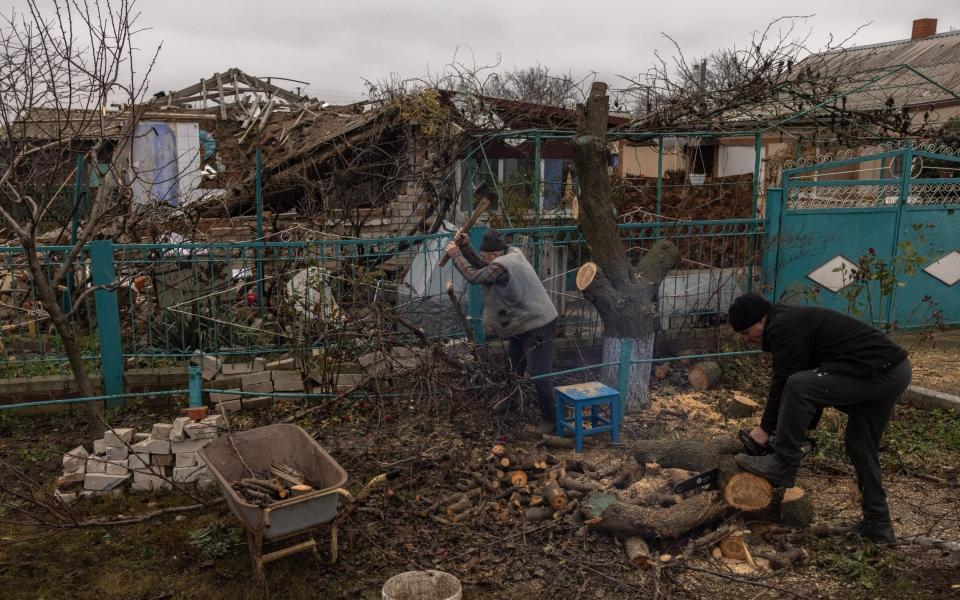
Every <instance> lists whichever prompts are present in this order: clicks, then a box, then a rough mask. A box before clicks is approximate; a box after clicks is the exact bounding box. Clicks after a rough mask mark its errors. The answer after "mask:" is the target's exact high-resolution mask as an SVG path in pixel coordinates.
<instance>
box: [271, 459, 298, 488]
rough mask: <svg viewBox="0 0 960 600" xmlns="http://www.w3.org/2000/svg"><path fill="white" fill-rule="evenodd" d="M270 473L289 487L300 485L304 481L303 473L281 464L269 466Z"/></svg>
mask: <svg viewBox="0 0 960 600" xmlns="http://www.w3.org/2000/svg"><path fill="white" fill-rule="evenodd" d="M270 473H271V474H273V476H274V477H276V478H278V479H280V480H281V481H285V482H287V484H289V485H300V484H302V483H304V481H305V479H304V474H303V471H300V470H299V469H295V468H293V467H291V466H290V465H286V464H282V463H281V464H274V465H270Z"/></svg>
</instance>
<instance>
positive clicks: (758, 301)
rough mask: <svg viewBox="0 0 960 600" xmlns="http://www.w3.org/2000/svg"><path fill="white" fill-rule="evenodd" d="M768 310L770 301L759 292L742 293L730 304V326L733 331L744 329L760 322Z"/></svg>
mask: <svg viewBox="0 0 960 600" xmlns="http://www.w3.org/2000/svg"><path fill="white" fill-rule="evenodd" d="M768 312H770V302H769V301H768V300H767V299H766V298H764V297H763V296H761V295H760V294H753V293H750V294H744V295H742V296H740V297H739V298H737V299H736V300H734V301H733V304H731V305H730V312H729V319H728V321H729V322H730V326H731V327H733V330H734V331H738V332H739V331H743V330H744V329H746V328H748V327H750V326H751V325H754V324H756V323H759V322H760V319H762V318H764V317H765V316H767V313H768Z"/></svg>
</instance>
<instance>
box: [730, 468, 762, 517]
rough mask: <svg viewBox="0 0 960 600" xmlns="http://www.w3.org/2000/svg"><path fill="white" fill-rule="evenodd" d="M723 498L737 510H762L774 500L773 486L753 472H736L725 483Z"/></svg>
mask: <svg viewBox="0 0 960 600" xmlns="http://www.w3.org/2000/svg"><path fill="white" fill-rule="evenodd" d="M723 500H724V502H726V503H727V504H728V505H730V507H732V508H735V509H737V510H745V511H753V510H762V509H764V508H767V507H768V506H770V502H771V501H772V500H773V487H772V486H771V485H770V482H769V481H767V480H766V479H764V478H763V477H760V476H758V475H754V474H753V473H735V474H733V475H732V476H730V478H728V479H727V480H726V481H725V482H724V484H723Z"/></svg>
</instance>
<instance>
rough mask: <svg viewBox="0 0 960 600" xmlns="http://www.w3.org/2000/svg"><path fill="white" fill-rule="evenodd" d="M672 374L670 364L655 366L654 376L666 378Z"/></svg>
mask: <svg viewBox="0 0 960 600" xmlns="http://www.w3.org/2000/svg"><path fill="white" fill-rule="evenodd" d="M669 375H670V365H657V366H656V367H654V368H653V376H654V377H656V378H657V379H660V380H662V379H666V378H667V376H669Z"/></svg>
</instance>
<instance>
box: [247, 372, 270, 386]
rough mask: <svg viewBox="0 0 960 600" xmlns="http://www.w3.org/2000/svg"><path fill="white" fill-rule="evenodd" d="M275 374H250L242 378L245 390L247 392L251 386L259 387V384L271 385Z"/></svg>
mask: <svg viewBox="0 0 960 600" xmlns="http://www.w3.org/2000/svg"><path fill="white" fill-rule="evenodd" d="M272 376H273V373H272V372H271V371H260V372H259V373H249V374H247V375H244V376H243V377H241V378H240V381H241V382H242V385H243V389H244V390H246V389H247V388H248V387H249V386H251V385H257V384H258V383H269V382H270V381H271V379H272Z"/></svg>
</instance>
